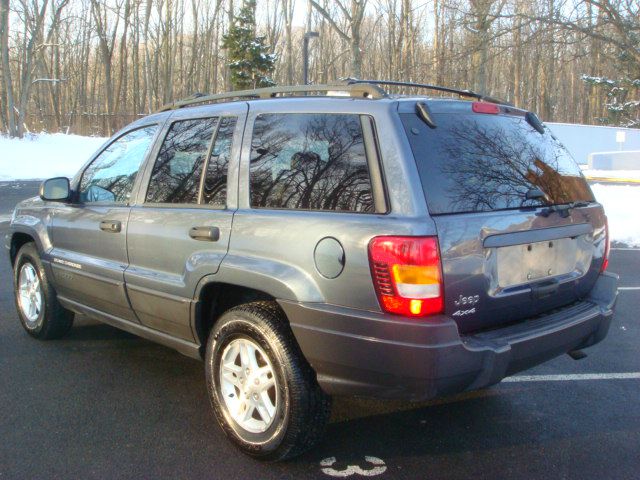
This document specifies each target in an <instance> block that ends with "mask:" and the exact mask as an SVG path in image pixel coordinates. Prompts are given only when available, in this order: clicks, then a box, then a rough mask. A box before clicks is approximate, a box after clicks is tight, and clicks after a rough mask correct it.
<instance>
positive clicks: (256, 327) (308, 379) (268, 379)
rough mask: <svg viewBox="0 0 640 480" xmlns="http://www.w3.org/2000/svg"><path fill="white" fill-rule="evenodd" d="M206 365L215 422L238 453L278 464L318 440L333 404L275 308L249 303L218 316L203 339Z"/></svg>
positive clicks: (282, 316) (259, 303)
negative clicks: (205, 338) (206, 339)
mask: <svg viewBox="0 0 640 480" xmlns="http://www.w3.org/2000/svg"><path fill="white" fill-rule="evenodd" d="M205 360H206V375H207V386H208V389H209V395H210V398H211V402H212V405H213V409H214V412H215V415H216V418H217V420H218V422H219V424H220V426H221V427H222V429H223V430H224V432H225V434H226V435H227V437H228V438H229V439H230V440H231V441H232V443H233V444H234V445H236V447H238V448H239V449H240V450H241V451H242V452H244V453H245V454H247V455H250V456H252V457H254V458H258V459H260V460H269V461H277V460H283V459H286V458H291V457H295V456H297V455H300V454H301V453H303V452H304V451H306V450H308V449H309V448H311V447H312V446H313V445H315V444H316V443H317V442H318V440H319V439H320V438H321V436H322V434H323V432H324V428H325V426H326V424H327V422H328V420H329V415H330V410H331V401H330V398H329V397H328V396H327V395H326V394H325V393H324V392H322V390H321V389H320V387H319V385H318V383H317V381H316V378H315V373H314V372H313V370H312V369H311V367H310V366H309V364H308V363H307V362H306V360H305V359H304V357H303V355H302V352H301V351H300V348H299V347H298V345H297V343H296V341H295V338H294V337H293V333H292V332H291V330H290V328H289V325H288V323H287V322H286V318H285V316H284V313H283V312H282V310H281V309H280V307H279V306H278V305H277V304H275V303H273V302H255V303H250V304H246V305H241V306H239V307H235V308H233V309H231V310H229V311H227V312H226V313H224V314H223V315H222V316H221V317H220V320H219V321H218V322H217V323H216V325H215V326H214V328H213V330H212V331H211V334H210V335H209V340H208V342H207V353H206V359H205Z"/></svg>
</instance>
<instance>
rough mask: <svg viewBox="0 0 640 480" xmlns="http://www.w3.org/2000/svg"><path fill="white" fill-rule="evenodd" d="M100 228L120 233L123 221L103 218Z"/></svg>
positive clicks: (104, 230)
mask: <svg viewBox="0 0 640 480" xmlns="http://www.w3.org/2000/svg"><path fill="white" fill-rule="evenodd" d="M100 230H102V231H103V232H109V233H120V231H121V230H122V223H121V222H120V221H119V220H103V221H101V222H100Z"/></svg>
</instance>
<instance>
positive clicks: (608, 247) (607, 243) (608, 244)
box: [600, 216, 611, 272]
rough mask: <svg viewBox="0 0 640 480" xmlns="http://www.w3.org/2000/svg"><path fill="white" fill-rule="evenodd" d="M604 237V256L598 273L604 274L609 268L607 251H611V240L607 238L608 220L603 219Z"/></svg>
mask: <svg viewBox="0 0 640 480" xmlns="http://www.w3.org/2000/svg"><path fill="white" fill-rule="evenodd" d="M604 235H605V240H604V241H605V244H604V255H603V257H604V258H603V259H602V266H601V267H600V272H604V271H605V270H606V269H607V267H608V266H609V251H610V250H611V240H610V238H609V219H608V218H607V217H606V216H605V217H604Z"/></svg>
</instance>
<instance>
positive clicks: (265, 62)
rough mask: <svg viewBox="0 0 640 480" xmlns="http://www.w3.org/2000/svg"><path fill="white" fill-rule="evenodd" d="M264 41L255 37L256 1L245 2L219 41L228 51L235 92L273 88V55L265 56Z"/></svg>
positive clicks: (266, 48) (274, 57)
mask: <svg viewBox="0 0 640 480" xmlns="http://www.w3.org/2000/svg"><path fill="white" fill-rule="evenodd" d="M264 41H265V37H259V36H257V35H256V0H244V2H243V4H242V8H241V9H240V12H239V13H238V15H237V16H236V18H235V19H234V21H233V24H232V25H231V26H230V27H229V33H227V34H226V35H224V37H223V39H222V46H223V48H226V49H227V60H228V62H229V70H230V71H231V84H232V85H233V88H234V89H235V90H243V89H249V88H259V87H270V86H273V85H275V82H274V81H273V80H271V74H272V73H273V70H274V68H275V62H276V55H275V54H271V53H268V46H267V45H265V43H264Z"/></svg>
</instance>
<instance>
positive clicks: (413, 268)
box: [369, 237, 444, 317]
mask: <svg viewBox="0 0 640 480" xmlns="http://www.w3.org/2000/svg"><path fill="white" fill-rule="evenodd" d="M369 263H370V265H371V276H372V277H373V284H374V286H375V289H376V293H377V295H378V301H379V302H380V306H381V307H382V309H383V310H384V311H386V312H389V313H395V314H398V315H407V316H412V317H424V316H425V315H433V314H435V313H441V312H442V311H443V309H444V292H443V288H442V272H441V270H440V253H439V251H438V238H437V237H375V238H373V239H372V240H371V242H369Z"/></svg>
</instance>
